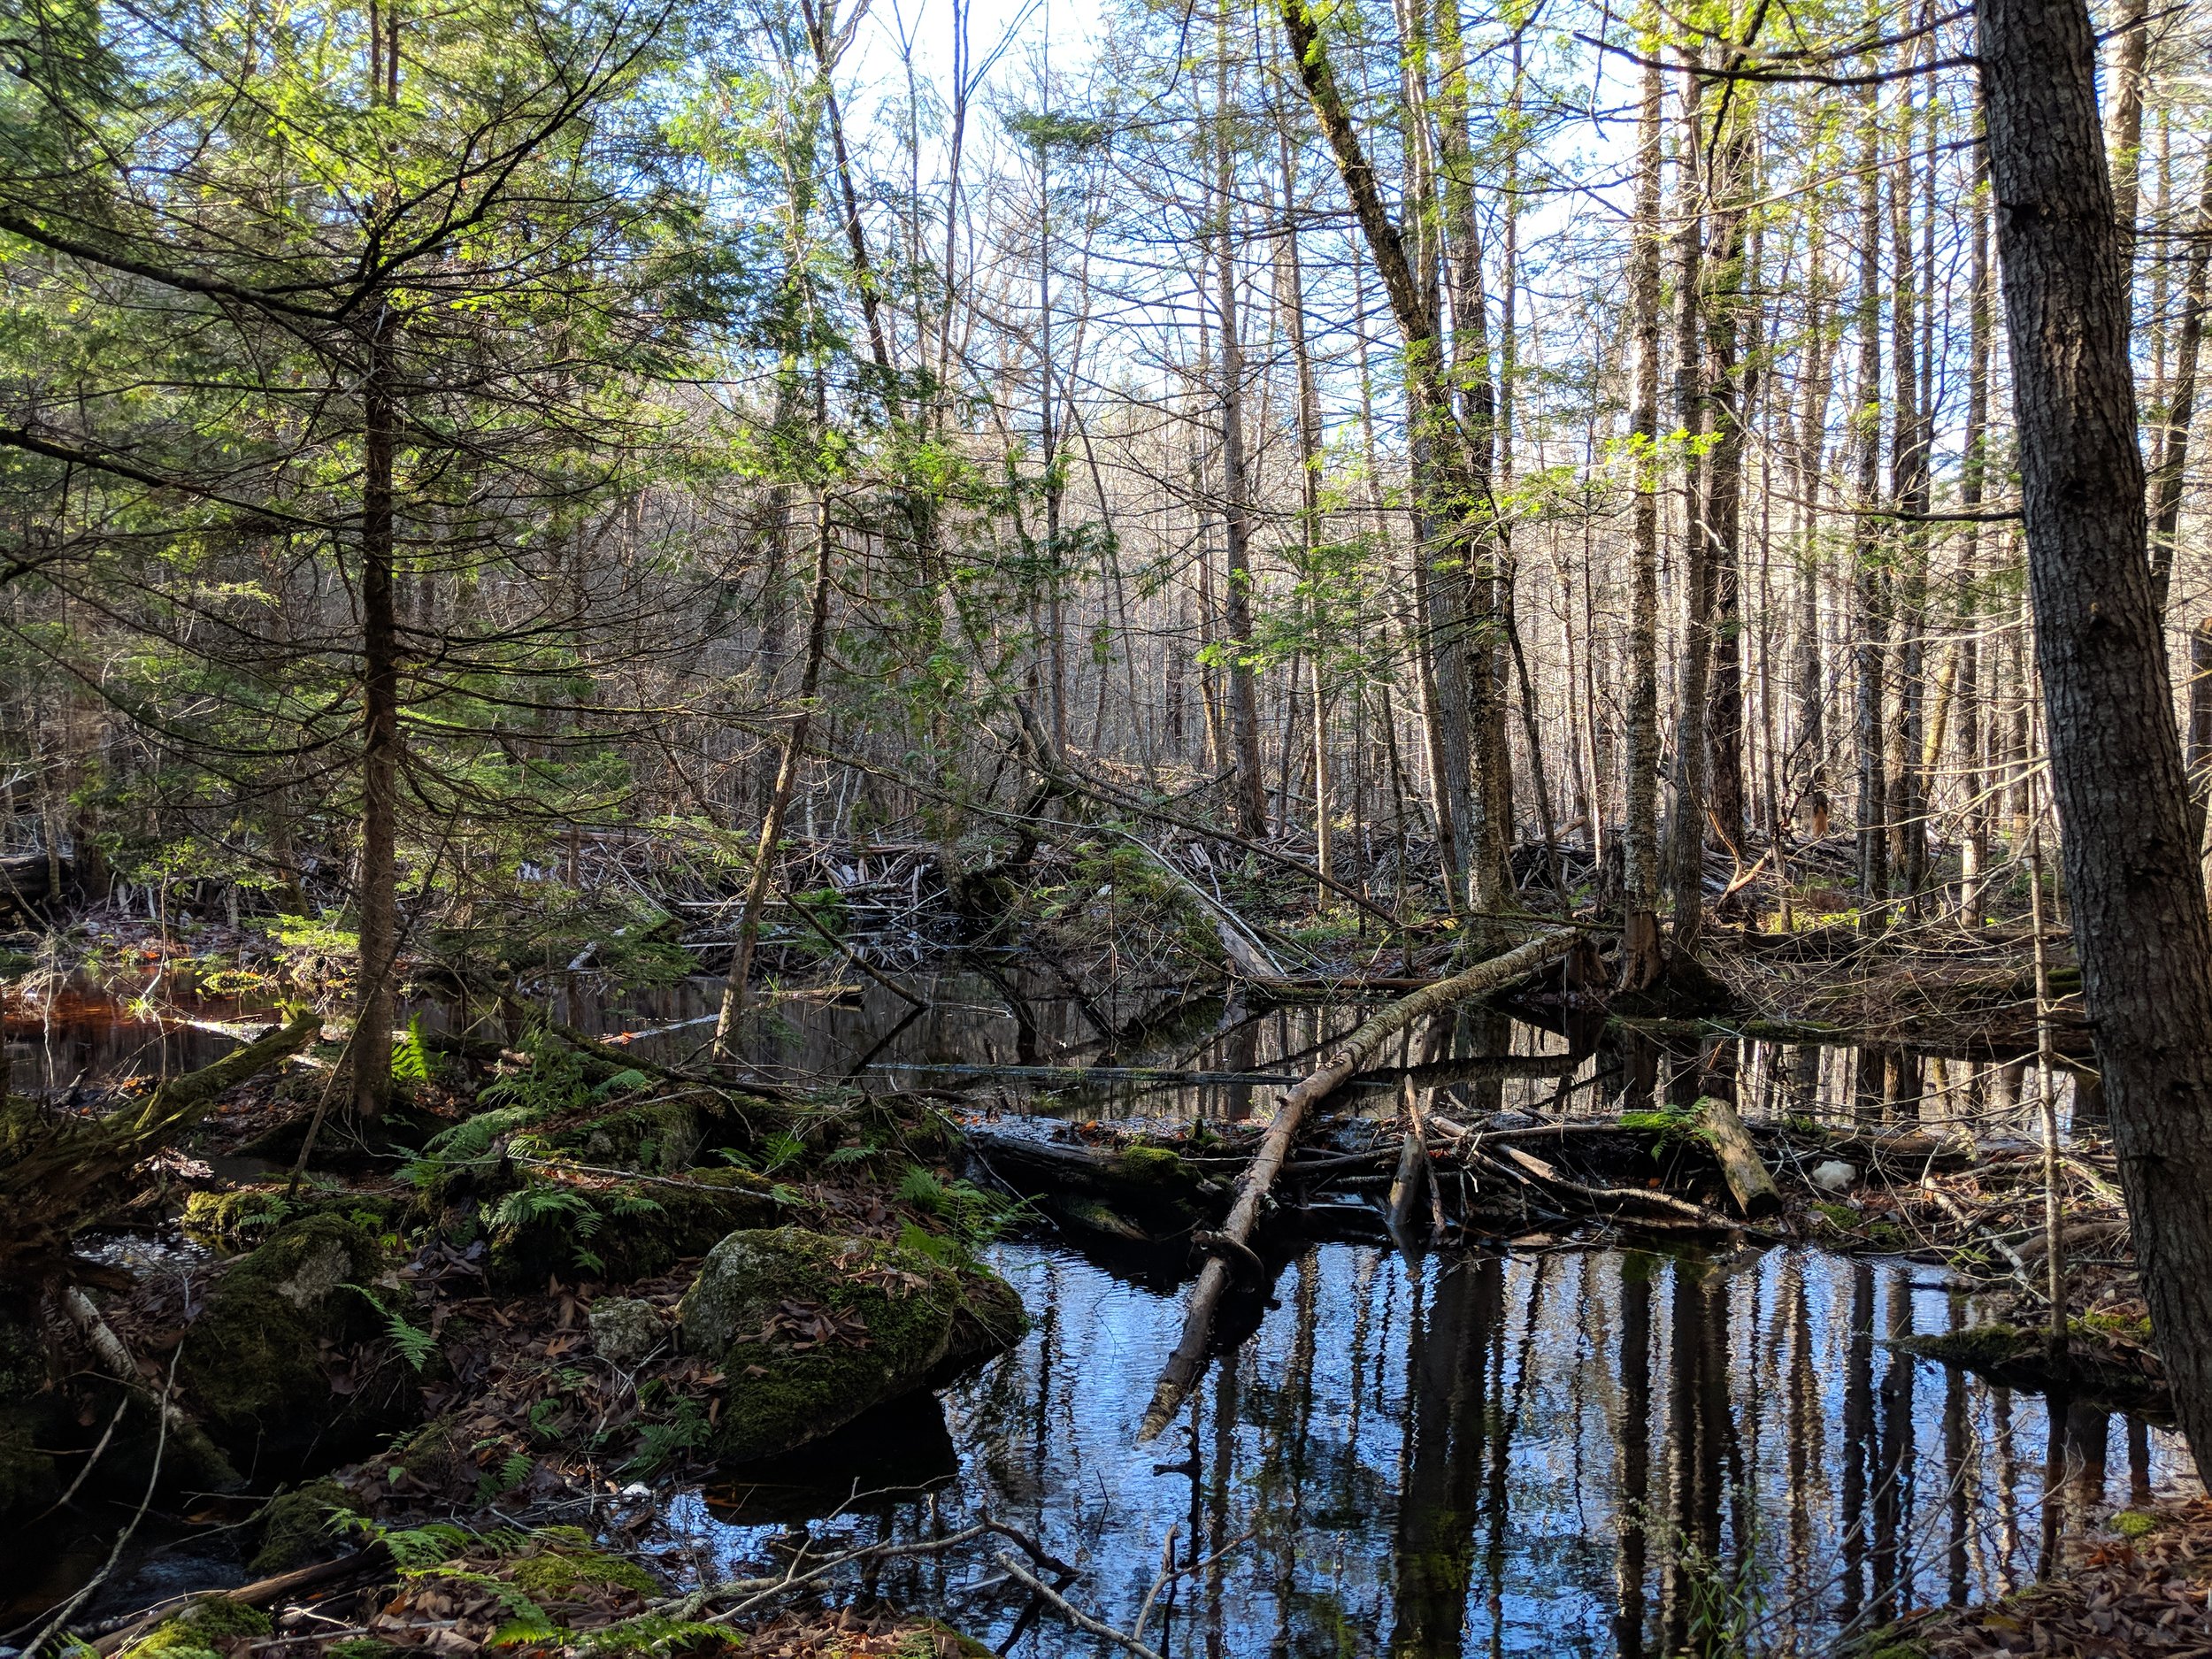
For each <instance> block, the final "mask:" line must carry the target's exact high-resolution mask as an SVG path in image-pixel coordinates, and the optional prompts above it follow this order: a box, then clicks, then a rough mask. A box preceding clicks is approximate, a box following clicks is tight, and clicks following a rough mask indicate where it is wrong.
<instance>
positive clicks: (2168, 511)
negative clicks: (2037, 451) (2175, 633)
mask: <svg viewBox="0 0 2212 1659" xmlns="http://www.w3.org/2000/svg"><path fill="white" fill-rule="evenodd" d="M2208 274H2212V173H2207V174H2206V176H2205V181H2204V197H2203V200H2202V201H2201V202H2200V204H2198V207H2197V223H2196V234H2195V235H2194V236H2193V238H2191V240H2190V242H2189V262H2188V265H2187V267H2186V271H2185V275H2184V276H2183V278H2182V285H2181V327H2180V329H2179V331H2178V333H2177V338H2176V340H2175V342H2174V374H2173V380H2172V383H2171V389H2170V392H2169V394H2168V396H2167V403H2166V409H2165V419H2164V421H2163V422H2162V430H2161V432H2160V434H2159V442H2158V473H2157V476H2156V477H2155V478H2154V480H2152V491H2151V493H2152V496H2153V502H2152V507H2151V597H2152V599H2153V600H2154V602H2155V603H2156V604H2157V606H2158V611H2159V614H2160V616H2161V617H2163V616H2164V615H2165V612H2166V600H2167V595H2168V593H2169V591H2170V588H2171V587H2172V582H2173V571H2174V536H2175V534H2176V533H2177V531H2178V530H2179V529H2180V527H2181V488H2182V484H2183V481H2184V479H2185V474H2186V473H2187V472H2188V470H2189V427H2190V426H2191V424H2192V423H2193V421H2194V420H2195V419H2196V411H2197V361H2198V358H2199V357H2200V354H2201V353H2202V351H2203V349H2204V310H2205V302H2206V289H2207V287H2208V280H2207V279H2208Z"/></svg>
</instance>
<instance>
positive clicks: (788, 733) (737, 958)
mask: <svg viewBox="0 0 2212 1659" xmlns="http://www.w3.org/2000/svg"><path fill="white" fill-rule="evenodd" d="M832 546H833V543H832V539H831V535H830V504H829V496H828V495H827V494H826V493H825V494H824V495H822V496H821V497H820V499H819V501H818V503H817V506H816V510H815V518H814V595H813V598H812V600H811V601H810V603H809V606H808V611H807V625H806V661H805V664H803V666H802V667H801V669H800V671H799V706H798V708H797V709H796V710H795V711H794V712H793V714H792V716H791V723H790V725H789V726H787V728H786V729H785V732H784V739H783V755H782V757H781V759H780V760H779V761H778V763H777V765H776V787H775V790H774V793H772V795H770V796H769V798H768V816H767V818H765V819H764V820H763V821H762V823H761V826H760V844H759V846H757V848H755V849H754V850H753V873H752V879H751V880H749V882H748V883H747V884H746V887H745V903H744V907H743V908H742V909H741V910H740V911H739V912H738V920H737V946H736V949H735V951H734V952H733V955H732V956H731V957H730V972H729V978H728V979H726V981H725V982H724V984H723V987H722V1008H721V1011H720V1013H719V1015H718V1017H717V1018H716V1020H715V1022H714V1051H715V1052H716V1053H717V1054H718V1055H721V1056H724V1057H725V1058H728V1057H730V1056H733V1055H735V1053H736V1052H737V1028H738V1020H739V1017H740V1016H741V1015H742V1014H743V1013H744V1011H745V990H746V983H747V981H748V980H749V979H751V978H752V974H753V950H754V947H755V945H756V944H757V941H759V938H760V918H761V912H762V911H763V910H764V909H766V908H767V904H768V887H769V884H770V883H771V882H772V880H773V879H775V873H776V848H777V845H778V843H780V841H782V839H783V826H784V819H785V818H787V817H788V816H789V814H790V811H791V798H792V796H793V795H795V794H796V793H797V791H798V783H799V768H800V767H801V766H802V765H803V764H804V763H805V759H806V735H807V727H808V726H809V724H810V722H811V721H812V719H813V717H814V694H815V690H816V688H817V687H818V686H819V685H820V683H821V679H822V658H823V657H824V656H825V655H826V653H827V652H828V649H829V595H830V574H831V570H832V567H833V557H832Z"/></svg>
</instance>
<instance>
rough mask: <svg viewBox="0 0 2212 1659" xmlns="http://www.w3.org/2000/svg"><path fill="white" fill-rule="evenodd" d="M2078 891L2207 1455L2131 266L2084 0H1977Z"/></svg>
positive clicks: (2132, 1186) (2047, 658)
mask: <svg viewBox="0 0 2212 1659" xmlns="http://www.w3.org/2000/svg"><path fill="white" fill-rule="evenodd" d="M1978 16H1979V19H1980V25H1981V45H1980V54H1981V65H1982V77H1983V86H1984V89H1985V96H1986V98H1987V101H1988V123H1989V156H1990V173H1991V180H1992V182H1993V186H1994V191H1995V196H1996V200H1997V202H1998V204H1999V211H1998V216H1997V248H1998V256H1999V259H2000V261H2001V271H2002V279H2003V286H2004V297H2005V320H2006V324H2007V334H2008V339H2009V341H2010V342H2011V353H2012V371H2013V385H2014V401H2015V404H2016V410H2017V412H2018V419H2019V434H2020V472H2021V483H2022V492H2021V498H2022V509H2023V518H2024V522H2025V526H2026V530H2027V540H2028V571H2029V580H2030V587H2031V592H2032V595H2033V599H2034V603H2035V618H2036V654H2037V657H2038V659H2039V664H2040V665H2041V668H2042V672H2043V688H2044V697H2045V706H2046V710H2047V715H2048V719H2049V726H2050V738H2049V741H2050V750H2051V778H2052V782H2053V785H2054V794H2055V797H2056V800H2057V803H2058V809H2059V820H2060V826H2061V828H2062V832H2063V837H2064V841H2063V853H2064V869H2065V875H2066V883H2067V891H2068V900H2069V905H2068V908H2069V910H2070V913H2071V918H2072V924H2073V933H2074V942H2075V949H2076V951H2077V953H2078V956H2079V957H2080V960H2081V969H2082V995H2083V1002H2084V1003H2085V1007H2086V1010H2087V1012H2088V1016H2089V1022H2090V1026H2091V1029H2092V1030H2093V1032H2094V1033H2096V1043H2097V1059H2098V1064H2099V1065H2100V1066H2101V1069H2102V1071H2103V1077H2104V1088H2105V1096H2106V1102H2107V1104H2108V1109H2109V1111H2110V1115H2111V1121H2112V1133H2113V1139H2114V1142H2115V1144H2116V1148H2117V1151H2118V1154H2119V1165H2120V1175H2121V1179H2122V1183H2123V1185H2124V1187H2125V1189H2126V1192H2127V1198H2128V1210H2129V1214H2130V1217H2131V1222H2132V1225H2133V1227H2134V1233H2135V1242H2136V1255H2137V1259H2138V1261H2139V1264H2140V1269H2141V1273H2142V1280H2143V1287H2144V1292H2145V1295H2146V1297H2147V1301H2148V1302H2149V1303H2150V1309H2151V1317H2152V1322H2153V1327H2154V1333H2155V1335H2156V1339H2157V1342H2158V1345H2159V1348H2160V1352H2161V1354H2162V1357H2163V1358H2164V1360H2165V1363H2166V1369H2167V1372H2168V1374H2169V1375H2170V1377H2171V1379H2172V1380H2173V1385H2174V1387H2173V1393H2174V1403H2175V1409H2176V1411H2177V1415H2178V1416H2179V1417H2180V1419H2181V1424H2182V1427H2183V1429H2184V1430H2185V1432H2186V1433H2187V1435H2188V1437H2189V1442H2190V1447H2191V1449H2192V1450H2193V1452H2194V1453H2195V1454H2196V1455H2197V1457H2198V1460H2199V1462H2200V1463H2204V1464H2207V1465H2212V1211H2208V1208H2207V1202H2206V1194H2208V1193H2212V921H2208V918H2207V914H2206V910H2205V889H2204V882H2203V879H2202V876H2201V874H2200V870H2199V866H2198V861H2197V847H2196V842H2195V838H2194V835H2193V827H2194V826H2193V815H2192V813H2191V811H2190V808H2189V797H2188V786H2187V780H2186V779H2185V775H2184V772H2183V768H2182V757H2181V746H2180V742H2179V740H2178V736H2177V732H2176V730H2175V724H2174V720H2173V718H2172V692H2171V688H2170V681H2169V680H2168V677H2167V667H2166V652H2165V643H2164V639H2163V636H2162V631H2161V626H2160V622H2159V617H2158V610H2157V606H2156V603H2154V595H2153V593H2152V588H2151V579H2150V565H2149V561H2148V559H2147V557H2146V554H2147V548H2146V545H2145V543H2146V541H2147V525H2146V523H2145V518H2144V512H2143V505H2142V503H2143V461H2142V454H2141V451H2140V449H2139V447H2138V444H2137V439H2136V417H2135V387H2134V380H2133V376H2132V372H2131V366H2130V364H2129V360H2128V328H2129V284H2128V278H2127V265H2126V260H2125V258H2124V252H2123V250H2122V248H2121V245H2120V243H2121V238H2120V235H2119V233H2118V229H2117V227H2116V223H2115V209H2114V203H2113V198H2112V187H2111V178H2110V175H2109V173H2108V172H2107V171H2106V166H2105V157H2104V154H2103V150H2104V142H2103V136H2102V134H2101V133H2100V131H2099V129H2098V124H2097V95H2096V43H2095V37H2094V35H2093V33H2092V30H2091V26H2090V20H2089V14H2088V11H2087V8H2086V7H2085V5H2084V4H2082V0H1981V4H1979V6H1978Z"/></svg>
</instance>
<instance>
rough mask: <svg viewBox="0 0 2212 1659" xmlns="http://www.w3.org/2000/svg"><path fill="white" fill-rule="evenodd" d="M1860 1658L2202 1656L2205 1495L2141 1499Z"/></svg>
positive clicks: (1863, 1648)
mask: <svg viewBox="0 0 2212 1659" xmlns="http://www.w3.org/2000/svg"><path fill="white" fill-rule="evenodd" d="M2207 1653H2212V1499H2207V1498H2202V1497H2196V1498H2190V1499H2185V1500H2181V1501H2177V1502H2163V1503H2150V1504H2142V1505H2138V1506H2137V1507H2135V1508H2132V1509H2124V1510H2122V1511H2120V1512H2119V1513H2118V1514H2116V1515H2115V1516H2114V1517H2112V1520H2111V1524H2110V1525H2109V1527H2108V1529H2106V1530H2104V1531H2102V1532H2098V1533H2094V1534H2092V1535H2090V1536H2087V1537H2083V1538H2078V1539H2075V1540H2070V1541H2069V1542H2068V1543H2066V1544H2065V1545H2064V1546H2062V1555H2061V1558H2060V1560H2059V1562H2058V1563H2057V1564H2056V1566H2055V1568H2054V1569H2053V1571H2050V1572H2049V1573H2047V1574H2046V1575H2045V1578H2043V1580H2042V1581H2041V1582H2039V1583H2036V1584H2032V1585H2030V1586H2026V1587H2025V1588H2024V1589H2021V1590H2018V1591H2016V1592H2014V1593H2013V1594H2010V1595H2008V1596H2005V1597H2002V1598H2001V1599H2000V1600H1998V1601H1993V1602H1991V1603H1988V1604H1986V1605H1984V1606H1978V1607H1972V1608H1962V1609H1942V1610H1937V1611H1932V1612H1929V1613H1925V1614H1923V1615H1920V1616H1918V1617H1913V1618H1909V1619H1908V1620H1906V1621H1904V1622H1903V1623H1901V1624H1896V1625H1893V1626H1891V1627H1890V1628H1889V1629H1887V1630H1886V1631H1883V1632H1879V1633H1878V1634H1877V1635H1875V1636H1873V1637H1872V1638H1870V1639H1869V1640H1866V1641H1864V1642H1863V1643H1862V1644H1860V1646H1859V1647H1857V1648H1856V1649H1855V1655H1857V1659H1998V1656H2000V1655H2028V1654H2038V1655H2054V1659H2183V1656H2184V1655H2191V1656H2194V1659H2201V1655H2205V1654H2207Z"/></svg>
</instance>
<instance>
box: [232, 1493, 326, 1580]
mask: <svg viewBox="0 0 2212 1659" xmlns="http://www.w3.org/2000/svg"><path fill="white" fill-rule="evenodd" d="M351 1507H352V1505H351V1502H350V1500H349V1498H348V1496H347V1493H346V1489H345V1488H344V1487H343V1486H340V1485H339V1484H338V1483H337V1482H336V1481H334V1480H315V1481H311V1482H309V1483H308V1484H307V1485H306V1486H297V1487H295V1488H294V1489H293V1490H291V1491H289V1492H283V1493H279V1494H277V1495H276V1496H275V1497H273V1498H272V1499H270V1500H269V1503H268V1507H267V1508H265V1509H263V1510H262V1512H261V1518H260V1522H259V1525H258V1530H257V1540H258V1541H257V1544H256V1546H255V1549H254V1555H253V1559H252V1560H251V1561H250V1562H249V1563H247V1569H248V1571H250V1572H252V1573H253V1574H254V1575H255V1576H256V1577H257V1578H265V1577H267V1576H268V1575H270V1574H273V1573H279V1572H289V1571H291V1570H292V1569H293V1568H295V1567H304V1566H306V1565H307V1564H308V1563H311V1562H317V1561H325V1560H327V1559H329V1558H330V1557H331V1556H333V1555H336V1554H337V1553H338V1551H339V1549H340V1548H342V1546H341V1544H340V1541H339V1540H338V1539H337V1538H336V1537H335V1536H334V1534H333V1533H332V1532H331V1530H330V1518H331V1514H332V1512H333V1511H334V1510H336V1509H349V1508H351Z"/></svg>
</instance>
